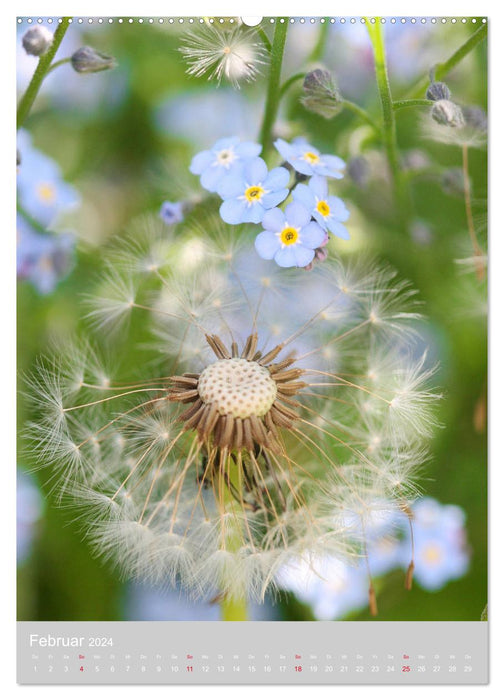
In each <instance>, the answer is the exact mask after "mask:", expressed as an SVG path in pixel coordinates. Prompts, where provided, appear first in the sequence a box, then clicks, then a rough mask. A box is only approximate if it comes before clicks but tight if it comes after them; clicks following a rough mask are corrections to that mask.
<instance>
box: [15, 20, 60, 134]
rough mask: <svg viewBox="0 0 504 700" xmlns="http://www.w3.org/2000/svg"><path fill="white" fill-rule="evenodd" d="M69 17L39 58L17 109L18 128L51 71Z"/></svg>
mask: <svg viewBox="0 0 504 700" xmlns="http://www.w3.org/2000/svg"><path fill="white" fill-rule="evenodd" d="M69 19H70V17H63V21H62V22H61V24H60V25H59V26H58V28H57V29H56V31H55V32H54V37H53V40H52V44H51V46H50V47H49V50H48V51H47V53H45V54H43V55H42V56H41V57H40V58H39V62H38V64H37V68H36V69H35V73H34V74H33V77H32V79H31V81H30V84H29V85H28V87H27V88H26V92H25V94H24V95H23V97H22V98H21V101H20V103H19V106H18V109H17V119H16V122H17V128H18V129H19V128H20V127H21V126H23V124H24V122H25V119H26V117H27V116H28V114H29V113H30V109H31V108H32V105H33V103H34V101H35V98H36V97H37V94H38V91H39V90H40V86H41V85H42V81H43V80H44V78H45V77H46V75H47V73H48V72H49V68H50V66H51V62H52V60H53V58H54V56H55V54H56V51H57V50H58V48H59V45H60V44H61V41H62V40H63V37H64V36H65V32H66V30H67V29H68V26H69V24H68V20H69Z"/></svg>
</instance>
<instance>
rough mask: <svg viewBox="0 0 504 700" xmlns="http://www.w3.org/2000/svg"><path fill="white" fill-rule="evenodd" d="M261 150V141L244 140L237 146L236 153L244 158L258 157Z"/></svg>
mask: <svg viewBox="0 0 504 700" xmlns="http://www.w3.org/2000/svg"><path fill="white" fill-rule="evenodd" d="M261 151H262V146H261V145H260V144H259V143H252V141H244V142H243V143H240V144H239V145H238V146H237V147H236V148H235V153H236V155H237V156H239V157H240V158H241V159H242V160H247V159H248V158H256V157H257V156H258V155H259V153H260V152H261Z"/></svg>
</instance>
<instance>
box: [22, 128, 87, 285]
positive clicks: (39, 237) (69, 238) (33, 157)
mask: <svg viewBox="0 0 504 700" xmlns="http://www.w3.org/2000/svg"><path fill="white" fill-rule="evenodd" d="M18 160H19V163H18V167H17V199H18V216H17V272H18V276H19V277H20V278H23V279H29V280H30V281H31V282H32V284H33V285H34V286H35V288H36V289H37V290H38V291H39V292H40V293H41V294H48V293H49V292H51V291H52V290H53V289H54V287H55V286H56V284H57V282H58V280H60V279H61V278H62V277H63V276H64V275H65V274H66V273H67V272H68V271H69V269H70V267H71V264H72V259H73V250H74V246H75V240H74V237H73V235H71V234H70V233H64V234H56V233H52V232H50V230H51V229H53V228H54V226H55V225H56V224H57V222H58V219H59V218H60V216H61V215H62V214H64V213H65V212H67V211H69V210H70V209H72V208H73V207H75V206H76V205H77V204H78V203H79V201H80V198H79V194H78V192H77V190H75V188H74V187H72V186H71V185H68V184H67V183H66V182H65V181H64V180H63V178H62V175H61V170H60V168H59V166H58V164H57V163H56V162H55V161H54V160H52V158H49V156H46V155H45V154H44V153H42V152H41V151H39V150H37V149H36V148H34V147H33V146H32V143H31V139H30V136H29V134H28V133H27V132H26V131H23V130H21V131H20V132H19V133H18Z"/></svg>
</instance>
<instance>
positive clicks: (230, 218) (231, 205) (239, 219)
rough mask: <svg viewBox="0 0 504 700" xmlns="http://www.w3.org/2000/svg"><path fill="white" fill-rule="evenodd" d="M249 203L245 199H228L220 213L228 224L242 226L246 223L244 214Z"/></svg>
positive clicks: (223, 203)
mask: <svg viewBox="0 0 504 700" xmlns="http://www.w3.org/2000/svg"><path fill="white" fill-rule="evenodd" d="M246 208H247V203H246V202H245V201H244V200H243V199H226V201H225V202H222V204H221V206H220V209H219V213H220V215H221V217H222V219H223V221H225V222H226V223H227V224H241V223H243V222H244V221H245V219H244V218H243V217H244V214H245V210H246Z"/></svg>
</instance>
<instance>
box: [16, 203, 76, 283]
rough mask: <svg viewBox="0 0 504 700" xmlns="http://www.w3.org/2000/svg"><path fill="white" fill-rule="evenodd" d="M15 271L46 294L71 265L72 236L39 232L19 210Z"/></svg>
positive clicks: (72, 259)
mask: <svg viewBox="0 0 504 700" xmlns="http://www.w3.org/2000/svg"><path fill="white" fill-rule="evenodd" d="M16 226H17V274H18V277H19V278H21V279H26V280H29V281H30V282H31V283H32V284H33V286H34V287H35V288H36V289H37V290H38V291H39V292H40V293H41V294H49V293H50V292H52V291H53V290H54V288H55V287H56V285H57V284H58V282H59V281H60V280H61V279H62V278H63V277H65V276H66V275H67V274H68V272H69V271H70V269H71V268H72V266H73V262H74V249H75V239H74V237H73V236H72V235H71V234H53V235H50V234H42V233H39V232H37V231H35V230H34V229H33V228H32V226H31V225H30V224H29V223H28V222H27V221H26V220H25V219H24V218H23V217H22V216H20V215H19V214H18V216H17V221H16Z"/></svg>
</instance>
